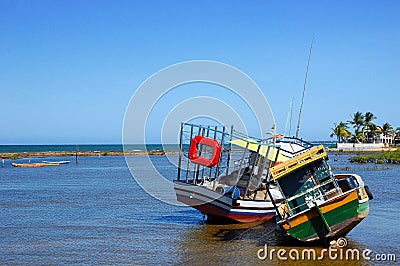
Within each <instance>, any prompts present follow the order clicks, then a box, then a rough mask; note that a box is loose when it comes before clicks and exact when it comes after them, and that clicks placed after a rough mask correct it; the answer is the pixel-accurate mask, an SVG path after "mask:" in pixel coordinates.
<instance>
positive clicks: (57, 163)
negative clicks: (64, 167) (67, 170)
mask: <svg viewBox="0 0 400 266" xmlns="http://www.w3.org/2000/svg"><path fill="white" fill-rule="evenodd" d="M42 162H43V163H45V164H46V165H47V164H49V165H60V164H67V163H70V161H42Z"/></svg>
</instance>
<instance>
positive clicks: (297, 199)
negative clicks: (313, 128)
mask: <svg viewBox="0 0 400 266" xmlns="http://www.w3.org/2000/svg"><path fill="white" fill-rule="evenodd" d="M327 159H328V156H327V153H326V152H325V149H324V148H323V146H318V147H313V148H311V149H310V150H308V151H307V152H305V153H303V154H301V155H299V156H296V157H294V158H291V159H289V160H287V161H285V162H282V163H281V164H278V165H275V166H273V167H271V169H270V171H271V176H272V180H273V181H275V182H276V183H277V185H278V187H279V188H280V191H281V192H282V194H283V195H284V198H285V201H284V203H283V204H281V205H280V207H279V215H278V216H279V217H278V218H277V220H278V222H277V223H278V225H279V226H280V227H281V228H283V229H284V230H285V231H286V232H287V234H289V235H290V236H292V237H294V238H296V239H298V240H301V241H313V240H327V239H335V238H338V237H341V236H345V235H346V234H347V233H348V232H349V231H350V230H351V229H353V228H354V227H355V226H356V225H357V224H358V223H360V222H361V221H362V220H363V219H364V218H365V217H366V216H367V214H368V210H369V199H372V194H371V192H370V191H369V188H368V187H367V186H365V185H364V183H363V181H362V179H361V177H360V176H358V175H355V174H346V175H333V174H332V172H331V170H330V167H329V165H328V164H327V162H326V161H327Z"/></svg>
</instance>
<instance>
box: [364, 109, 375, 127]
mask: <svg viewBox="0 0 400 266" xmlns="http://www.w3.org/2000/svg"><path fill="white" fill-rule="evenodd" d="M374 119H376V116H374V114H373V113H371V112H366V113H365V116H364V124H365V125H366V126H368V125H369V124H372V122H371V121H372V120H374Z"/></svg>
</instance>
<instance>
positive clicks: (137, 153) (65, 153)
mask: <svg viewBox="0 0 400 266" xmlns="http://www.w3.org/2000/svg"><path fill="white" fill-rule="evenodd" d="M178 153H179V151H178V150H149V151H128V152H124V151H103V152H77V153H76V152H71V151H47V152H1V153H0V159H11V160H17V159H22V158H31V157H71V156H76V155H77V156H78V157H80V156H84V157H86V156H145V155H174V154H178Z"/></svg>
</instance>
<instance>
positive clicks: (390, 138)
mask: <svg viewBox="0 0 400 266" xmlns="http://www.w3.org/2000/svg"><path fill="white" fill-rule="evenodd" d="M369 132H370V130H363V133H364V134H365V133H369ZM377 132H378V133H379V132H380V133H379V135H375V136H373V137H371V138H367V140H366V142H367V143H376V144H379V143H382V144H384V145H392V144H394V143H395V142H394V139H395V136H396V135H395V131H394V130H390V132H389V134H383V133H382V128H381V127H380V126H377ZM366 135H368V134H366Z"/></svg>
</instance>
